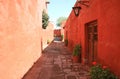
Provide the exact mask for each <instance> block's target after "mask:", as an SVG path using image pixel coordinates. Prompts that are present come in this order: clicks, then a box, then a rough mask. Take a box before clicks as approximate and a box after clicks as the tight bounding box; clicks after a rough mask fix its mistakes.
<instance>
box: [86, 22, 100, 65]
mask: <svg viewBox="0 0 120 79" xmlns="http://www.w3.org/2000/svg"><path fill="white" fill-rule="evenodd" d="M85 26H86V60H87V61H86V63H87V64H88V65H91V63H92V62H93V61H97V44H98V30H97V20H95V21H92V22H89V23H87V24H85Z"/></svg>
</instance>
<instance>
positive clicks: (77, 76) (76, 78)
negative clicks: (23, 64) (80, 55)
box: [23, 42, 89, 79]
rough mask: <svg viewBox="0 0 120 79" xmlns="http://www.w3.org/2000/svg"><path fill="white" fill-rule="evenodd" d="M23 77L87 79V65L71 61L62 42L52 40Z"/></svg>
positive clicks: (36, 78) (28, 78) (69, 54)
mask: <svg viewBox="0 0 120 79" xmlns="http://www.w3.org/2000/svg"><path fill="white" fill-rule="evenodd" d="M23 79H89V73H88V67H87V66H84V65H82V64H80V63H73V62H72V56H71V53H70V51H68V49H67V48H66V47H65V45H64V43H63V42H52V43H51V44H49V46H47V47H46V48H45V49H44V51H43V54H42V56H41V57H40V58H39V60H38V61H37V62H36V63H34V65H33V67H32V68H31V69H30V70H29V71H28V73H27V74H26V75H25V76H24V77H23Z"/></svg>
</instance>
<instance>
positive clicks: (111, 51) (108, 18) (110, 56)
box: [98, 0, 120, 76]
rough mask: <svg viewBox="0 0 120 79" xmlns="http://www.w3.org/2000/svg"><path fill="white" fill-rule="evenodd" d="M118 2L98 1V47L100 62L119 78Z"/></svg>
mask: <svg viewBox="0 0 120 79" xmlns="http://www.w3.org/2000/svg"><path fill="white" fill-rule="evenodd" d="M119 13H120V1H119V0H109V1H107V0H106V1H104V2H102V1H100V17H99V19H100V20H99V30H100V31H99V46H98V48H99V49H98V51H99V53H98V56H99V59H100V62H101V63H103V64H106V65H108V66H109V67H110V68H111V69H112V70H113V71H115V72H116V73H117V74H118V75H119V76H120V50H119V48H120V42H119V40H120V16H119Z"/></svg>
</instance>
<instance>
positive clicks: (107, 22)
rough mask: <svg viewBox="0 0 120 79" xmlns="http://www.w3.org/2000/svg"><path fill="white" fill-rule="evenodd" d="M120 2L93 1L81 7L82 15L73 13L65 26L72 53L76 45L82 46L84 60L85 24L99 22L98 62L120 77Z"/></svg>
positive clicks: (117, 0)
mask: <svg viewBox="0 0 120 79" xmlns="http://www.w3.org/2000/svg"><path fill="white" fill-rule="evenodd" d="M119 3H120V1H119V0H109V1H107V0H91V1H90V3H89V7H86V6H83V5H80V4H79V5H80V6H81V7H82V9H81V10H80V15H79V16H78V17H76V16H75V15H74V13H73V11H72V12H71V14H70V16H69V18H68V19H67V22H66V25H65V38H68V48H69V49H70V50H71V51H72V50H73V47H74V46H75V44H81V45H82V58H83V59H82V60H84V57H85V54H86V43H85V40H86V39H85V24H86V23H88V22H90V21H93V20H96V19H97V21H98V60H99V62H100V63H101V64H103V65H107V66H108V67H110V69H111V70H112V71H114V72H115V73H116V74H117V75H119V76H120V62H119V60H120V54H119V53H120V50H119V48H120V42H119V40H120V32H119V29H120V27H119V26H120V22H119V19H120V16H119V13H120V8H119V7H120V5H119Z"/></svg>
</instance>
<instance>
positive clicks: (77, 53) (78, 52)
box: [73, 45, 81, 56]
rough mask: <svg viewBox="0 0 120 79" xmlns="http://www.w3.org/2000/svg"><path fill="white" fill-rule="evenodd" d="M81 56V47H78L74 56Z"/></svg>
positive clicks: (74, 50)
mask: <svg viewBox="0 0 120 79" xmlns="http://www.w3.org/2000/svg"><path fill="white" fill-rule="evenodd" d="M80 54H81V46H80V45H76V46H75V47H74V49H73V56H80Z"/></svg>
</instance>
